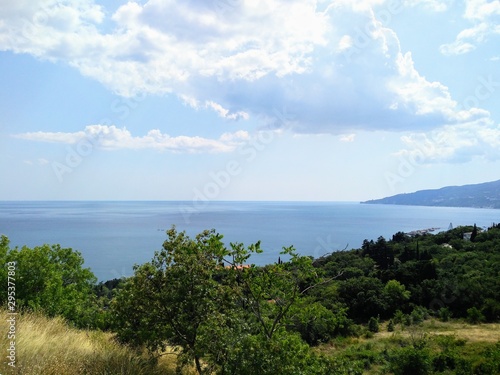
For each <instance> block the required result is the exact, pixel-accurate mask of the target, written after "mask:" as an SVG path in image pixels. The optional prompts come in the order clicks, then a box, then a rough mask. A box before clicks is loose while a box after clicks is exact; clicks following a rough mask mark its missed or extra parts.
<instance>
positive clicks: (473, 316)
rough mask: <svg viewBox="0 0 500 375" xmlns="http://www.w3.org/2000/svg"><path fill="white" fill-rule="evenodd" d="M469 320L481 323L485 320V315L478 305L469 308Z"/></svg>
mask: <svg viewBox="0 0 500 375" xmlns="http://www.w3.org/2000/svg"><path fill="white" fill-rule="evenodd" d="M467 321H468V322H469V323H470V324H479V323H481V322H482V321H484V315H483V314H482V313H481V311H479V310H478V309H477V307H471V308H470V309H467Z"/></svg>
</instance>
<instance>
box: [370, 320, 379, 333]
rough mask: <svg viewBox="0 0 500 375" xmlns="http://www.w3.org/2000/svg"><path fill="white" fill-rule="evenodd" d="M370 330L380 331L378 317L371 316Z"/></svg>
mask: <svg viewBox="0 0 500 375" xmlns="http://www.w3.org/2000/svg"><path fill="white" fill-rule="evenodd" d="M368 330H369V331H370V332H373V333H377V332H378V331H379V324H378V318H375V317H373V316H372V317H371V318H370V320H369V321H368Z"/></svg>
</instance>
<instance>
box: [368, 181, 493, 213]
mask: <svg viewBox="0 0 500 375" xmlns="http://www.w3.org/2000/svg"><path fill="white" fill-rule="evenodd" d="M361 203H369V204H398V205H410V206H447V207H481V208H500V180H498V181H493V182H485V183H482V184H474V185H463V186H446V187H443V188H441V189H433V190H419V191H416V192H414V193H408V194H398V195H393V196H391V197H387V198H382V199H373V200H369V201H366V202H361Z"/></svg>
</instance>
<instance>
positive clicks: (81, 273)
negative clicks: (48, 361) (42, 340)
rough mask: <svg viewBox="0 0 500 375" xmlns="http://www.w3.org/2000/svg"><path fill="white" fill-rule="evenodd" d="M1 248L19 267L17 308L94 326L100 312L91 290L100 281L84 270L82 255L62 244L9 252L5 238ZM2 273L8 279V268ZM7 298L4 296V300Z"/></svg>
mask: <svg viewBox="0 0 500 375" xmlns="http://www.w3.org/2000/svg"><path fill="white" fill-rule="evenodd" d="M0 249H1V251H0V257H2V258H3V259H5V261H6V262H14V263H15V264H16V266H15V267H16V270H15V273H16V276H15V278H16V286H17V288H16V302H17V305H18V307H20V308H27V309H30V310H36V311H43V312H44V313H45V314H47V315H48V316H55V315H60V316H63V317H64V318H66V319H68V320H70V321H71V322H73V323H74V324H75V325H77V326H80V327H84V326H85V327H87V326H94V322H95V320H94V318H95V314H98V311H97V305H96V304H95V298H94V295H93V293H92V288H93V286H94V285H95V283H96V281H97V280H96V277H95V276H94V274H93V273H92V272H91V271H90V269H88V268H84V267H83V263H84V260H83V257H82V256H81V254H80V253H79V252H77V251H74V250H72V249H70V248H62V247H61V246H60V245H52V246H49V245H43V246H36V247H34V248H32V249H31V248H29V247H27V246H24V247H22V248H21V249H18V248H14V249H10V248H9V240H8V239H7V237H5V236H2V239H1V241H0ZM0 272H1V273H2V278H5V277H6V268H2V270H1V271H0ZM5 298H6V296H5V295H4V294H2V300H5Z"/></svg>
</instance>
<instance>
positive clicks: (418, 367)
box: [389, 346, 432, 375]
mask: <svg viewBox="0 0 500 375" xmlns="http://www.w3.org/2000/svg"><path fill="white" fill-rule="evenodd" d="M389 367H390V371H392V372H394V375H427V374H430V373H431V370H432V361H431V355H430V353H429V350H428V349H427V348H415V347H413V346H409V347H406V348H402V349H399V350H398V351H396V353H395V355H394V356H393V357H392V358H391V360H390V365H389Z"/></svg>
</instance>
